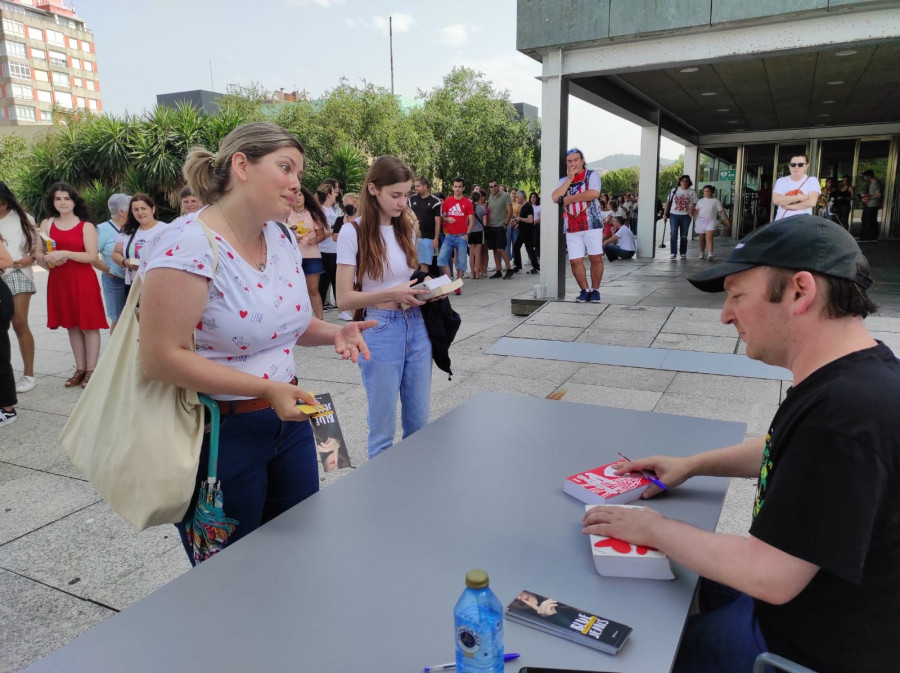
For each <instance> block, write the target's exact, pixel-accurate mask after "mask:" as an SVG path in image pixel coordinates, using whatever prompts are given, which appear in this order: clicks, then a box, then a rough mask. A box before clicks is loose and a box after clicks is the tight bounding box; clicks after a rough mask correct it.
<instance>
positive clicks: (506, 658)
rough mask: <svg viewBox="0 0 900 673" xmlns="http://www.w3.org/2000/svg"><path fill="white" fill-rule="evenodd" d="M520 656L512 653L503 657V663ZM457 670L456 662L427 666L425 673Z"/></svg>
mask: <svg viewBox="0 0 900 673" xmlns="http://www.w3.org/2000/svg"><path fill="white" fill-rule="evenodd" d="M520 656H522V655H520V654H518V653H516V652H510V653H509V654H504V655H503V661H504V662H506V661H512V660H513V659H518V658H519V657H520ZM455 668H456V662H455V661H454V662H453V663H451V664H438V665H437V666H426V667H425V673H431V672H432V671H452V670H453V669H455Z"/></svg>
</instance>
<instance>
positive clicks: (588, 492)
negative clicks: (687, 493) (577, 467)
mask: <svg viewBox="0 0 900 673" xmlns="http://www.w3.org/2000/svg"><path fill="white" fill-rule="evenodd" d="M624 462H625V461H624V460H617V461H616V462H615V463H609V464H607V465H601V466H600V467H595V468H594V469H592V470H587V471H586V472H579V473H578V474H573V475H572V476H570V477H566V480H565V482H564V483H563V491H565V492H566V493H568V494H569V495H571V496H574V497H576V498H578V499H579V500H581V502H583V503H586V504H588V505H621V504H624V503H626V502H631V501H632V500H637V499H638V498H640V497H641V495H642V494H643V492H644V491H646V490H647V487H648V486H650V484H651V483H652V482H651V481H650V480H649V479H647V477H645V476H644V475H642V474H641V473H640V472H626V473H625V474H622V475H618V474H616V472H615V470H616V465H617V464H618V463H624Z"/></svg>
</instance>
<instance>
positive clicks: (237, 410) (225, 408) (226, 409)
mask: <svg viewBox="0 0 900 673" xmlns="http://www.w3.org/2000/svg"><path fill="white" fill-rule="evenodd" d="M291 385H294V386H295V385H297V377H296V376H295V377H294V378H293V379H292V380H291ZM216 404H217V405H219V411H220V412H221V413H222V415H223V416H227V415H229V414H247V413H250V412H251V411H261V410H263V409H269V408H271V406H272V405H271V404H269V401H268V400H266V399H265V398H262V397H253V398H251V399H249V400H216Z"/></svg>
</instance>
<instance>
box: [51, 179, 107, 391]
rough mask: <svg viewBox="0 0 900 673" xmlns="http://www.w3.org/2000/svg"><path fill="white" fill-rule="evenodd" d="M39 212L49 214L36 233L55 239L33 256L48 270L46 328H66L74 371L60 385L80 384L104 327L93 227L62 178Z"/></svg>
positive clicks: (87, 376) (87, 373) (85, 209)
mask: <svg viewBox="0 0 900 673" xmlns="http://www.w3.org/2000/svg"><path fill="white" fill-rule="evenodd" d="M44 210H45V212H47V213H49V214H50V217H48V218H47V219H46V220H44V221H43V222H41V233H43V234H44V235H45V236H48V237H49V238H51V239H52V240H53V241H55V242H56V249H55V250H53V251H52V252H43V253H39V260H38V261H39V262H43V263H44V265H46V266H47V269H48V271H49V272H50V277H49V279H48V280H47V327H49V328H50V329H57V328H58V327H65V328H66V329H67V330H68V332H69V344H70V345H71V347H72V354H73V355H74V356H75V373H74V374H72V376H71V377H69V379H68V380H67V381H66V384H65V385H66V388H73V387H75V386H79V385H80V386H81V387H82V388H84V387H85V386H87V384H88V381H90V380H91V374H93V373H94V367H96V366H97V359H98V358H99V357H100V330H101V329H107V328H108V327H109V325H108V324H107V322H106V316H105V315H104V310H103V299H102V297H101V296H100V283H99V282H98V281H97V274H96V273H95V271H94V267H93V266H92V265H93V263H94V262H95V261H96V260H97V228H96V227H95V226H94V225H93V223H92V222H90V219H91V215H90V211H89V209H88V206H87V204H86V203H85V202H84V199H83V198H81V196H80V195H79V194H78V192H77V191H75V188H74V187H72V186H71V185H69V184H66V183H65V182H57V183H54V184H52V185H50V188H49V189H48V190H47V193H46V195H45V196H44Z"/></svg>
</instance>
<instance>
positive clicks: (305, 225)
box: [286, 187, 328, 320]
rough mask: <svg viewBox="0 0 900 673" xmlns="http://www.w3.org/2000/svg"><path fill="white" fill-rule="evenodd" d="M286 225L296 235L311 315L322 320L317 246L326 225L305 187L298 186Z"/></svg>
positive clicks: (319, 264)
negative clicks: (311, 309)
mask: <svg viewBox="0 0 900 673" xmlns="http://www.w3.org/2000/svg"><path fill="white" fill-rule="evenodd" d="M286 224H287V226H288V227H289V228H290V229H292V230H293V232H294V234H295V235H296V236H297V247H299V248H300V255H301V256H302V257H303V274H304V275H305V276H306V288H307V290H309V300H310V301H311V302H312V307H313V314H315V316H316V317H317V318H318V319H319V320H322V318H323V313H322V297H321V296H320V295H319V276H321V275H322V272H323V271H324V270H325V267H324V266H322V253H321V251H320V250H319V243H320V242H321V241H324V240H325V238H326V234H325V229H326V227H327V226H328V223H327V221H326V219H325V213H324V212H323V211H322V206H320V205H319V202H318V201H317V200H316V199H315V197H313V195H312V192H310V191H309V190H308V189H307V188H306V187H300V193H299V194H297V200H296V201H294V207H293V209H292V210H291V212H290V214H289V215H288V218H287V220H286Z"/></svg>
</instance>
